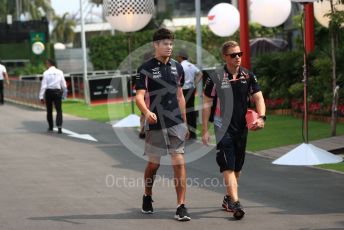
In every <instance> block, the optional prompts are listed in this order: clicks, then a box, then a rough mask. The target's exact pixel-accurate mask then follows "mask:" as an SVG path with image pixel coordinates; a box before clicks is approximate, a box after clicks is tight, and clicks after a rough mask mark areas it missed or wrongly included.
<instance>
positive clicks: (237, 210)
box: [233, 201, 245, 220]
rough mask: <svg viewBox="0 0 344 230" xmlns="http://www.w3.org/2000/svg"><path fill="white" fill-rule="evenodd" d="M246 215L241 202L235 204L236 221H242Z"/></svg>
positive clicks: (234, 214) (234, 215)
mask: <svg viewBox="0 0 344 230" xmlns="http://www.w3.org/2000/svg"><path fill="white" fill-rule="evenodd" d="M244 215H245V212H244V209H243V207H242V206H241V204H240V202H239V201H236V202H233V217H234V218H235V219H236V220H241V219H242V218H243V217H244Z"/></svg>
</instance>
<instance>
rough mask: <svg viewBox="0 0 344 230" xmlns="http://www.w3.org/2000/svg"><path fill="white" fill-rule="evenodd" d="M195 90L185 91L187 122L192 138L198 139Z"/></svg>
mask: <svg viewBox="0 0 344 230" xmlns="http://www.w3.org/2000/svg"><path fill="white" fill-rule="evenodd" d="M195 92H196V90H195V88H191V89H183V94H184V97H185V103H186V106H185V107H186V120H187V123H188V128H189V132H190V138H196V137H197V136H196V126H197V113H196V111H195Z"/></svg>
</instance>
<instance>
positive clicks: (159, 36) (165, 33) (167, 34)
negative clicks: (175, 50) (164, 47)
mask: <svg viewBox="0 0 344 230" xmlns="http://www.w3.org/2000/svg"><path fill="white" fill-rule="evenodd" d="M164 39H170V40H173V39H174V34H173V33H172V31H170V30H168V29H166V28H160V29H158V30H157V31H155V33H154V35H153V42H156V41H160V40H164Z"/></svg>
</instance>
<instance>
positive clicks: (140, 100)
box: [135, 89, 158, 124]
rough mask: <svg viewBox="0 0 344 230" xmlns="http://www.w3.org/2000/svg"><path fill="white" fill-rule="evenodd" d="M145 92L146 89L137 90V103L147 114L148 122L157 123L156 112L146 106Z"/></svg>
mask: <svg viewBox="0 0 344 230" xmlns="http://www.w3.org/2000/svg"><path fill="white" fill-rule="evenodd" d="M145 93H146V90H144V89H139V90H136V96H135V100H136V105H137V107H138V108H139V110H140V111H141V112H142V113H143V114H144V115H145V117H146V119H147V121H148V123H149V124H155V123H157V122H158V120H157V117H156V114H155V113H152V112H151V111H150V110H149V109H148V108H147V106H146V103H145Z"/></svg>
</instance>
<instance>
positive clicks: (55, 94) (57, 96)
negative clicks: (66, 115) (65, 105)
mask: <svg viewBox="0 0 344 230" xmlns="http://www.w3.org/2000/svg"><path fill="white" fill-rule="evenodd" d="M45 104H46V107H47V121H48V124H49V129H52V128H53V127H54V123H53V105H54V106H55V110H56V126H57V127H62V121H63V120H62V105H61V104H62V91H61V90H59V89H47V90H46V91H45Z"/></svg>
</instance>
